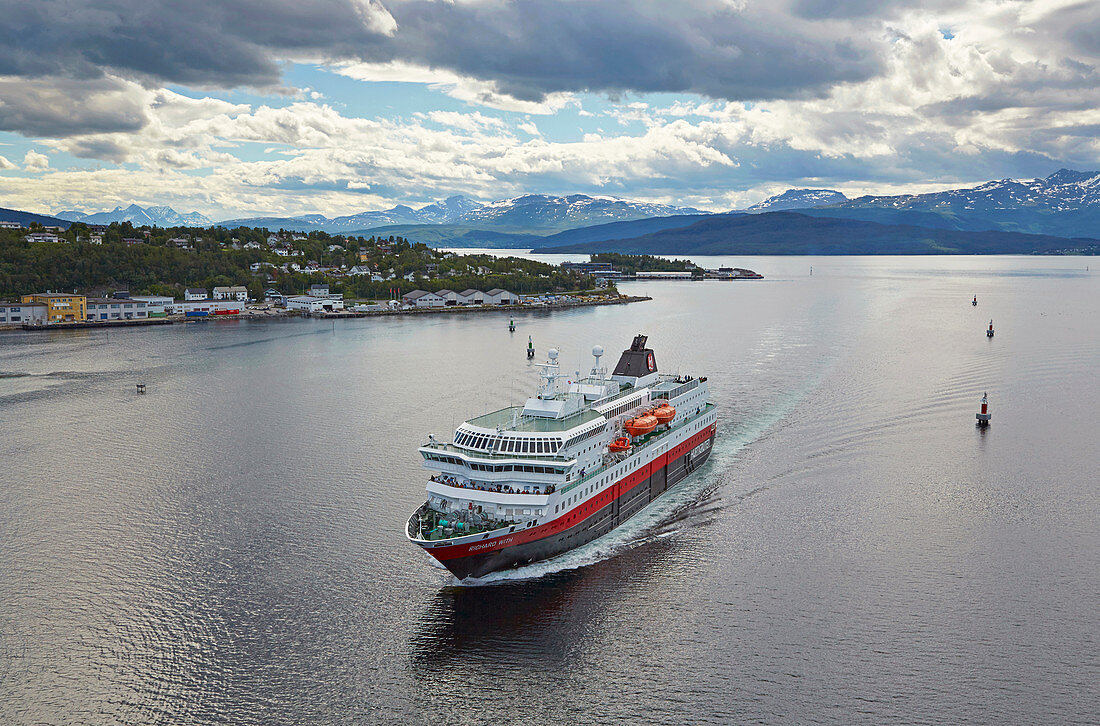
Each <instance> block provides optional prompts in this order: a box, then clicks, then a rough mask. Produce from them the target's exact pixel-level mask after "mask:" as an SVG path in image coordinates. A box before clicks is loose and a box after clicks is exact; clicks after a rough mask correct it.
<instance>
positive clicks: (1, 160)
mask: <svg viewBox="0 0 1100 726" xmlns="http://www.w3.org/2000/svg"><path fill="white" fill-rule="evenodd" d="M18 168H19V167H18V166H16V165H15V164H13V163H11V162H10V161H8V159H7V158H6V157H4V156H0V171H2V170H6V169H18Z"/></svg>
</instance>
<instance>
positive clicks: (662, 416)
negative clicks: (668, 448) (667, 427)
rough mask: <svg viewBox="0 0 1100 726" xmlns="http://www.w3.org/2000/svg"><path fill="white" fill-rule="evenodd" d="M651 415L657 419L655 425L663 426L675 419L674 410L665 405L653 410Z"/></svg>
mask: <svg viewBox="0 0 1100 726" xmlns="http://www.w3.org/2000/svg"><path fill="white" fill-rule="evenodd" d="M652 415H653V417H654V418H656V419H657V423H659V424H661V425H662V426H663V425H664V424H667V423H670V422H671V421H672V419H674V418H676V409H675V408H673V407H672V406H670V405H668V404H667V403H666V404H664V405H663V406H658V407H657V408H655V409H653V411H652Z"/></svg>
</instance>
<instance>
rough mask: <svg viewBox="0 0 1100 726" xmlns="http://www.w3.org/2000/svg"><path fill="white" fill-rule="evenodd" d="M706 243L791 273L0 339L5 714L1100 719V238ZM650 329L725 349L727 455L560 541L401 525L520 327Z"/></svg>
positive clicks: (721, 391)
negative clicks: (758, 250) (736, 249)
mask: <svg viewBox="0 0 1100 726" xmlns="http://www.w3.org/2000/svg"><path fill="white" fill-rule="evenodd" d="M700 262H702V263H703V264H705V265H706V266H708V267H714V266H719V265H729V264H733V265H736V266H743V267H750V268H753V269H756V270H758V271H760V272H762V273H763V274H764V275H765V276H766V277H767V279H765V280H763V281H758V282H751V283H745V282H738V283H713V282H701V283H696V282H658V283H630V284H624V286H623V287H624V289H627V290H629V291H632V292H635V291H636V292H646V293H648V294H650V295H652V296H654V298H655V299H654V300H653V301H652V302H650V303H643V304H636V305H630V306H621V307H601V308H592V309H574V310H568V311H545V310H543V311H532V312H530V313H522V314H516V315H515V316H514V317H515V320H516V325H517V328H518V329H517V331H516V333H515V334H514V335H509V333H508V332H507V321H508V318H509V317H510V316H511V315H512V314H511V313H489V314H485V315H476V316H475V315H469V316H459V317H450V316H446V317H439V318H432V319H430V320H426V319H416V320H410V319H402V318H385V319H361V320H340V321H337V323H336V325H335V327H334V326H333V325H332V324H331V323H327V322H320V321H309V320H282V321H218V322H217V324H208V325H201V326H199V325H188V326H172V327H170V328H165V329H157V330H142V329H122V330H117V331H111V334H110V336H109V338H108V337H107V336H105V335H102V334H99V333H98V331H42V332H35V333H28V334H25V335H24V334H22V333H17V334H3V335H0V416H2V420H3V421H4V423H5V427H4V435H3V436H2V437H0V461H2V462H3V464H4V466H3V468H2V469H0V562H2V563H3V567H0V721H2V722H4V723H17V724H22V723H112V724H114V723H120V724H131V723H132V724H149V723H166V724H176V723H203V724H205V723H234V724H271V723H318V724H320V723H331V724H344V723H410V722H427V721H430V722H447V723H451V722H459V723H499V722H504V723H508V722H513V721H516V720H518V719H520V718H524V719H526V720H528V721H535V722H550V721H561V722H565V723H573V722H589V721H596V722H612V721H616V722H617V721H625V720H636V719H637V718H638V716H639V714H643V715H644V718H645V719H646V721H647V722H654V723H677V724H679V723H685V722H690V723H731V722H744V721H757V722H776V723H790V722H796V723H810V722H830V723H835V722H840V723H851V722H863V723H875V724H880V723H913V722H930V723H945V722H947V723H955V722H963V721H973V722H981V723H1072V722H1081V723H1084V722H1089V721H1091V720H1095V719H1094V717H1095V714H1096V713H1097V712H1100V702H1098V697H1097V691H1096V688H1095V683H1096V682H1098V681H1100V663H1098V658H1097V655H1096V653H1095V648H1092V647H1090V644H1091V643H1093V642H1095V641H1096V640H1097V638H1098V637H1100V632H1098V625H1097V619H1096V618H1095V612H1094V611H1095V607H1093V606H1092V603H1095V602H1096V599H1097V593H1098V591H1100V582H1098V575H1097V573H1098V572H1100V545H1098V542H1100V538H1098V537H1097V532H1096V521H1097V512H1098V509H1100V507H1098V504H1100V498H1098V494H1097V491H1096V487H1095V484H1096V482H1097V481H1100V450H1098V449H1097V447H1096V446H1095V441H1094V439H1095V432H1096V430H1097V423H1098V422H1097V413H1096V412H1097V411H1098V410H1100V390H1098V389H1100V387H1098V386H1097V385H1096V383H1095V370H1096V369H1097V365H1098V364H1100V336H1098V335H1097V329H1096V326H1095V320H1096V319H1097V317H1098V313H1100V295H1098V294H1097V293H1098V290H1097V283H1096V278H1095V277H1093V276H1092V275H1090V274H1087V273H1084V268H1085V262H1083V261H1079V260H1077V259H1074V258H1013V257H996V258H753V259H746V258H736V259H735V258H712V259H709V260H700ZM1079 263H1080V264H1079ZM811 265H812V266H813V268H814V274H813V276H812V277H811V276H810V275H809V268H810V266H811ZM974 295H977V296H978V299H979V305H978V307H977V308H974V307H973V306H972V305H971V304H970V301H971V299H972V298H973V296H974ZM989 317H993V318H994V319H995V321H996V324H997V335H996V337H995V338H993V339H987V338H986V337H985V333H984V331H985V326H986V325H987V324H988V320H989ZM638 332H644V333H647V334H648V335H649V336H650V341H651V342H652V343H653V345H654V347H655V348H656V350H657V360H658V365H659V366H661V367H662V369H664V370H669V371H682V372H687V373H694V374H702V375H707V376H708V377H709V379H710V387H711V390H712V392H713V395H714V398H715V402H716V404H717V405H718V410H719V416H720V420H719V427H720V434H721V438H720V439H719V441H718V442H717V444H716V446H715V450H714V453H713V455H712V456H711V458H710V460H709V462H708V464H707V465H706V466H705V467H703V468H702V469H701V470H700V471H699V472H697V473H696V474H695V475H693V477H691V478H689V479H688V480H687V481H685V482H683V483H682V484H681V485H679V486H678V487H677V488H676V489H674V490H673V491H672V492H670V493H669V494H668V495H667V496H666V497H664V498H662V499H661V500H659V502H658V504H657V506H655V507H652V508H650V509H649V510H647V511H646V512H644V513H643V514H642V515H640V516H638V517H636V518H635V519H634V520H631V522H630V523H629V524H628V525H627V526H626V527H624V528H621V529H620V530H618V531H616V533H615V534H614V536H613V537H611V538H607V539H605V540H601V541H598V542H594V543H591V544H590V545H588V546H586V547H585V548H582V549H579V550H576V551H574V552H571V553H568V554H567V555H565V556H564V557H563V558H561V559H560V560H557V561H552V562H549V563H537V564H535V565H532V566H530V567H528V568H523V569H521V570H517V571H513V572H508V573H501V574H498V575H493V576H490V577H487V578H484V580H483V581H480V582H477V583H474V584H473V586H456V585H455V583H454V580H453V578H451V577H450V576H449V575H448V574H447V573H445V572H442V571H440V570H438V569H434V568H432V567H429V566H428V565H427V564H426V563H425V560H424V557H423V555H422V553H420V552H419V551H417V549H416V548H414V547H412V546H411V545H409V544H408V543H407V542H406V541H405V540H404V537H403V536H402V532H401V528H402V525H403V523H404V521H405V520H406V518H407V516H408V514H409V512H410V511H411V510H412V509H414V508H415V507H416V506H418V505H419V504H420V503H421V501H422V497H423V481H424V479H423V477H424V473H423V471H422V470H421V469H420V467H419V462H418V461H417V458H416V455H415V449H416V446H417V445H418V444H420V443H422V442H423V440H424V439H425V438H426V436H427V433H428V432H435V434H436V435H437V436H439V435H442V432H449V431H452V430H453V428H454V426H455V425H456V424H457V423H459V422H460V421H461V420H462V419H463V418H464V417H466V416H470V415H475V414H479V413H482V412H484V411H488V410H494V409H497V408H501V407H503V406H506V405H509V404H513V403H517V402H518V401H520V400H522V398H524V397H525V396H526V395H527V393H528V391H529V390H531V389H532V388H533V387H534V385H535V383H536V380H537V374H536V372H535V371H534V370H533V369H532V368H531V366H530V365H529V363H528V361H527V360H526V356H525V354H524V348H525V347H526V343H527V336H528V335H530V336H532V337H533V339H534V341H535V345H536V347H537V349H538V350H539V351H540V355H541V353H543V352H544V351H545V350H546V348H548V347H550V346H551V345H554V346H557V347H559V348H561V349H562V351H563V352H562V358H561V360H562V363H563V366H564V367H565V368H566V369H573V368H580V369H585V368H587V367H588V366H589V356H588V351H589V350H590V349H591V346H592V345H593V344H595V343H599V344H601V345H603V346H604V347H605V348H606V349H608V350H609V351H614V350H615V349H616V347H625V346H626V345H628V344H629V342H630V339H631V337H632V336H633V335H634V334H636V333H638ZM135 382H144V383H146V384H147V385H148V390H149V393H148V394H146V395H145V396H138V395H136V394H135V392H134V383H135ZM985 391H988V392H989V396H990V403H991V407H992V408H991V410H992V412H993V423H992V425H991V426H990V427H989V428H988V429H986V430H983V429H980V428H977V427H975V426H974V413H975V411H976V410H977V406H978V402H979V399H980V397H981V395H982V393H983V392H985Z"/></svg>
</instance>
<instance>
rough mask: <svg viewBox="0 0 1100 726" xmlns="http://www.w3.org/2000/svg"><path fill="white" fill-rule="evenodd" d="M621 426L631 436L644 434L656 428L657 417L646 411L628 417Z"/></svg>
mask: <svg viewBox="0 0 1100 726" xmlns="http://www.w3.org/2000/svg"><path fill="white" fill-rule="evenodd" d="M623 428H624V429H626V432H627V433H628V434H630V435H631V436H644V435H646V434H648V433H649V432H650V431H652V430H653V429H655V428H657V417H656V416H654V415H653V414H649V413H647V414H645V415H644V416H639V417H637V418H632V419H630V420H629V421H627V422H626V423H624V424H623Z"/></svg>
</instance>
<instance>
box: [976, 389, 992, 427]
mask: <svg viewBox="0 0 1100 726" xmlns="http://www.w3.org/2000/svg"><path fill="white" fill-rule="evenodd" d="M974 416H976V417H977V419H978V425H979V426H988V425H989V419H990V418H992V414H990V413H989V394H988V393H983V394H982V410H981V411H979V412H978V413H976V414H974Z"/></svg>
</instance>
